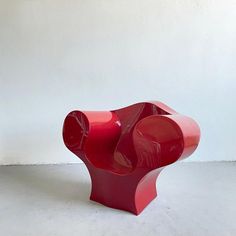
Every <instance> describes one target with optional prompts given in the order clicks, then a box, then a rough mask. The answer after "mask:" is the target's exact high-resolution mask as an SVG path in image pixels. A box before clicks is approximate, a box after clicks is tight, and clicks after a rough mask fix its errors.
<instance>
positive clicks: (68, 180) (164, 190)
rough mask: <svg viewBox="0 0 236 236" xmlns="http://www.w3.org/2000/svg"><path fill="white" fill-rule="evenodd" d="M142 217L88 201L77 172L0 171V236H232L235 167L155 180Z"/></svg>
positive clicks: (175, 169) (213, 166)
mask: <svg viewBox="0 0 236 236" xmlns="http://www.w3.org/2000/svg"><path fill="white" fill-rule="evenodd" d="M157 186H158V192H159V195H158V197H157V199H155V200H154V201H153V202H152V203H151V204H150V205H149V206H148V207H147V208H146V209H145V210H144V211H143V213H142V214H141V215H139V216H135V215H132V214H130V213H128V212H124V211H119V210H114V209H111V208H108V207H104V206H102V205H100V204H97V203H94V202H92V201H89V200H88V197H89V192H90V179H89V175H88V172H87V170H86V168H85V166H84V165H83V164H74V165H42V166H1V167H0V235H4V236H15V235H17V236H21V235H22V236H28V235H29V236H36V235H40V236H44V235H69V236H73V235H76V236H80V235H81V236H85V235H109V236H110V235H112V236H116V235H122V236H123V235H129V236H131V235H148V236H151V235H156V236H160V235H164V236H168V235H171V236H174V235H181V236H183V235H188V236H191V235H199V236H202V235H204V236H206V235H211V236H216V235H221V236H222V235H232V236H235V235H236V163H233V162H231V163H230V162H229V163H224V162H222V163H179V164H175V165H173V166H170V167H168V168H166V169H164V171H163V172H162V174H161V175H160V177H159V180H158V181H157Z"/></svg>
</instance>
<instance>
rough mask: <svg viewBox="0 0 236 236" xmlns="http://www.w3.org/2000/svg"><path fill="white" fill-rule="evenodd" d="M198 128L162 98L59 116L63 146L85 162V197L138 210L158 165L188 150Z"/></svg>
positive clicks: (152, 193) (151, 194) (151, 190)
mask: <svg viewBox="0 0 236 236" xmlns="http://www.w3.org/2000/svg"><path fill="white" fill-rule="evenodd" d="M199 138H200V130H199V127H198V125H197V124H196V122H195V121H194V120H192V119H191V118H189V117H186V116H183V115H180V114H178V113H177V112H176V111H174V110H172V109H171V108H169V107H168V106H166V105H164V104H163V103H161V102H143V103H137V104H134V105H131V106H128V107H125V108H121V109H118V110H113V111H83V112H82V111H78V110H75V111H72V112H70V113H69V114H68V115H67V117H66V118H65V121H64V126H63V139H64V143H65V145H66V146H67V148H68V149H69V150H70V151H71V152H73V153H74V154H75V155H76V156H78V157H79V158H81V159H82V161H83V162H84V163H85V164H86V166H87V168H88V171H89V173H90V176H91V182H92V190H91V195H90V199H91V200H93V201H96V202H99V203H101V204H103V205H106V206H109V207H112V208H117V209H121V210H126V211H130V212H132V213H134V214H136V215H138V214H139V213H140V212H142V210H143V209H144V208H145V207H146V206H147V205H148V204H149V203H150V202H151V201H152V200H153V199H154V198H155V197H156V196H157V192H156V179H157V177H158V175H159V174H160V172H161V170H162V169H163V168H164V167H165V166H167V165H169V164H171V163H174V162H176V161H177V160H180V159H183V158H185V157H187V156H189V155H190V154H191V153H192V152H193V151H194V150H195V149H196V147H197V145H198V143H199Z"/></svg>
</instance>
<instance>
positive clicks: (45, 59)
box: [0, 0, 236, 164]
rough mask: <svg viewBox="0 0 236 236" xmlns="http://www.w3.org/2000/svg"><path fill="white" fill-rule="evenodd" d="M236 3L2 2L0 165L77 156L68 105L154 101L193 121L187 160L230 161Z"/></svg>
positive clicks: (235, 132) (234, 133) (234, 132)
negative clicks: (195, 128) (193, 146)
mask: <svg viewBox="0 0 236 236" xmlns="http://www.w3.org/2000/svg"><path fill="white" fill-rule="evenodd" d="M235 12H236V1H234V0H225V1H222V0H179V1H178V0H176V1H173V0H145V1H144V0H142V1H141V0H119V1H117V0H93V1H91V0H86V1H85V0H74V1H69V0H31V1H29V0H21V1H18V0H11V1H7V0H6V1H4V0H0V164H34V163H65V162H77V161H79V160H78V159H77V158H76V157H75V156H73V154H72V153H70V152H69V151H68V150H67V149H66V148H65V146H64V145H63V142H62V137H61V130H62V123H63V119H64V117H65V116H66V114H67V113H68V112H69V111H71V110H73V109H85V110H89V109H90V110H108V109H115V108H119V107H122V106H126V105H129V104H132V103H135V102H139V101H146V100H160V101H162V102H164V103H166V104H168V105H169V106H171V107H173V108H174V109H175V110H177V111H179V112H180V113H183V114H186V115H189V116H191V117H193V118H194V119H195V120H196V121H197V122H198V123H199V125H200V127H201V131H202V139H201V143H200V146H199V149H198V150H197V151H196V152H195V153H194V155H192V156H191V158H189V160H192V161H214V160H236V156H235V153H236V145H235V142H236V129H235V119H236V109H235V93H236V44H235V42H236V14H235Z"/></svg>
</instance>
